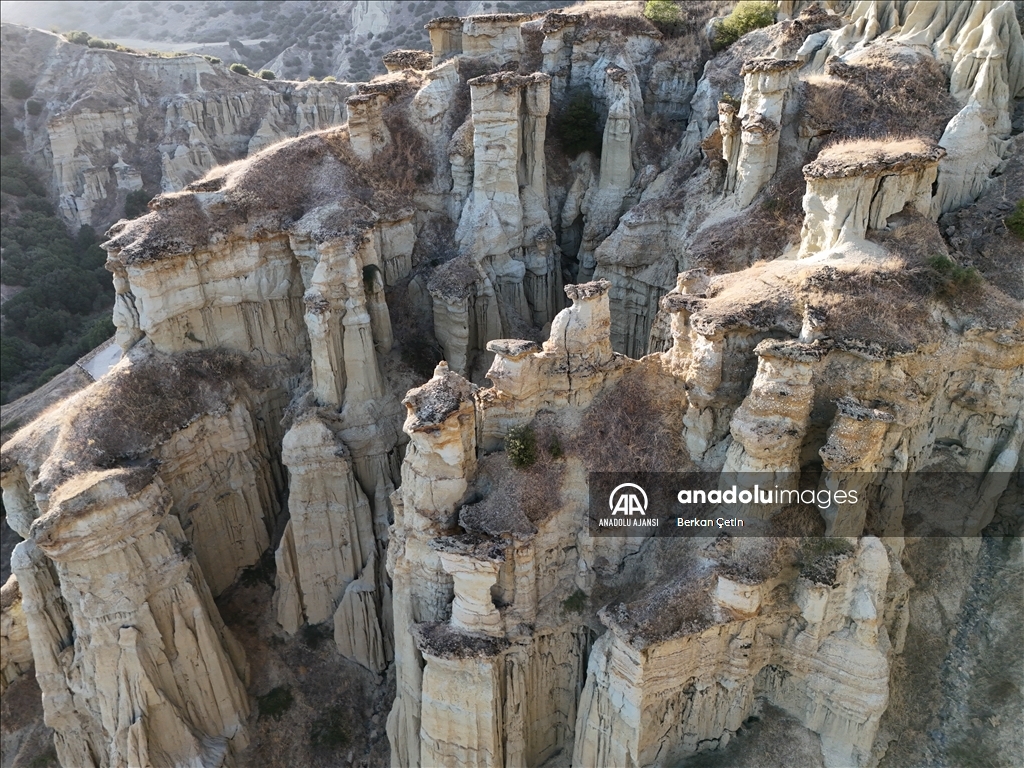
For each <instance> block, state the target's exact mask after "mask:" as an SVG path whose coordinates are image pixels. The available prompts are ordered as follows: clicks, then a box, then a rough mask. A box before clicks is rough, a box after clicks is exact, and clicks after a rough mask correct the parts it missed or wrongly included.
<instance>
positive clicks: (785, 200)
mask: <svg viewBox="0 0 1024 768" xmlns="http://www.w3.org/2000/svg"><path fill="white" fill-rule="evenodd" d="M804 186H805V183H804V178H803V174H802V173H801V171H800V169H799V167H792V168H790V169H789V170H788V171H780V172H779V173H777V174H776V175H775V177H774V179H773V181H772V182H771V183H770V184H769V185H768V186H767V187H766V188H765V190H764V191H763V192H762V193H761V194H760V195H759V196H758V199H757V200H755V202H754V205H753V206H751V207H749V208H747V209H746V210H745V211H743V213H741V214H740V215H738V216H735V217H734V218H731V219H727V220H726V221H723V222H720V223H718V224H714V225H712V226H710V227H708V228H707V229H705V230H703V231H702V232H701V233H700V237H699V238H697V240H698V242H696V243H695V244H694V245H693V246H692V247H691V248H690V249H689V250H688V252H687V268H689V269H693V268H695V267H703V268H705V269H707V270H708V272H710V273H711V274H722V273H726V272H736V271H739V270H741V269H745V268H747V267H749V266H750V265H751V264H753V263H755V262H756V261H760V260H765V261H767V260H771V259H775V258H777V257H778V256H780V255H782V253H783V252H784V251H785V250H786V249H787V247H789V246H790V245H792V244H794V243H796V242H798V241H799V239H800V227H801V225H802V223H803V217H804V211H803V206H802V203H801V201H802V199H803V192H804Z"/></svg>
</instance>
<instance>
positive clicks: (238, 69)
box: [228, 61, 252, 75]
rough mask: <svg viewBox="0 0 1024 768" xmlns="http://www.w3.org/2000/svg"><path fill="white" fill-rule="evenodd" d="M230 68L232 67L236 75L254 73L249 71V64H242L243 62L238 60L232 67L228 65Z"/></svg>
mask: <svg viewBox="0 0 1024 768" xmlns="http://www.w3.org/2000/svg"><path fill="white" fill-rule="evenodd" d="M228 69H230V70H231V71H232V72H234V73H235V74H236V75H250V74H252V73H251V72H250V71H249V68H248V67H247V66H245V64H242V63H240V62H237V61H236V62H235V63H234V64H232V65H231V66H230V67H228Z"/></svg>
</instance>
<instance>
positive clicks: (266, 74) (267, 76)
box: [259, 69, 277, 80]
mask: <svg viewBox="0 0 1024 768" xmlns="http://www.w3.org/2000/svg"><path fill="white" fill-rule="evenodd" d="M259 76H260V78H261V79H263V80H276V79H277V75H275V74H274V73H273V72H272V71H271V70H269V69H261V70H260V74H259Z"/></svg>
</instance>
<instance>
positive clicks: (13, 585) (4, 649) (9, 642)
mask: <svg viewBox="0 0 1024 768" xmlns="http://www.w3.org/2000/svg"><path fill="white" fill-rule="evenodd" d="M31 666H32V643H31V642H30V641H29V637H28V619H27V618H26V616H25V611H24V610H23V608H22V606H21V588H20V587H19V586H18V577H17V576H15V575H14V574H11V576H10V578H8V579H7V581H6V583H5V584H4V585H3V587H2V588H0V694H2V693H3V692H4V691H6V690H7V686H8V685H10V684H11V683H13V682H14V681H15V680H17V679H18V677H20V676H21V675H23V674H24V673H25V672H26V671H27V670H28V669H30V668H31Z"/></svg>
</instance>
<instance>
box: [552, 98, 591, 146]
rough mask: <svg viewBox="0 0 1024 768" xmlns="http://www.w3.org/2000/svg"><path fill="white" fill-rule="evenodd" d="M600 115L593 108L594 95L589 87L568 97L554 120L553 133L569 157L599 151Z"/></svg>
mask: <svg viewBox="0 0 1024 768" xmlns="http://www.w3.org/2000/svg"><path fill="white" fill-rule="evenodd" d="M600 117H601V116H600V115H599V114H598V113H597V110H596V109H594V95H593V94H592V93H591V92H590V89H589V88H584V89H581V90H579V91H577V92H576V93H575V94H573V95H572V97H571V98H570V99H569V102H568V103H567V104H566V106H565V109H564V110H563V111H562V114H561V115H559V117H558V119H557V120H556V121H555V133H556V134H557V136H558V139H559V140H560V141H561V143H562V149H563V150H564V151H565V153H566V154H567V155H569V156H570V157H576V156H577V155H579V154H580V153H582V152H585V151H588V150H589V151H591V152H593V153H595V154H598V153H600V151H601V128H600V127H599V126H598V122H599V120H600Z"/></svg>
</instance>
